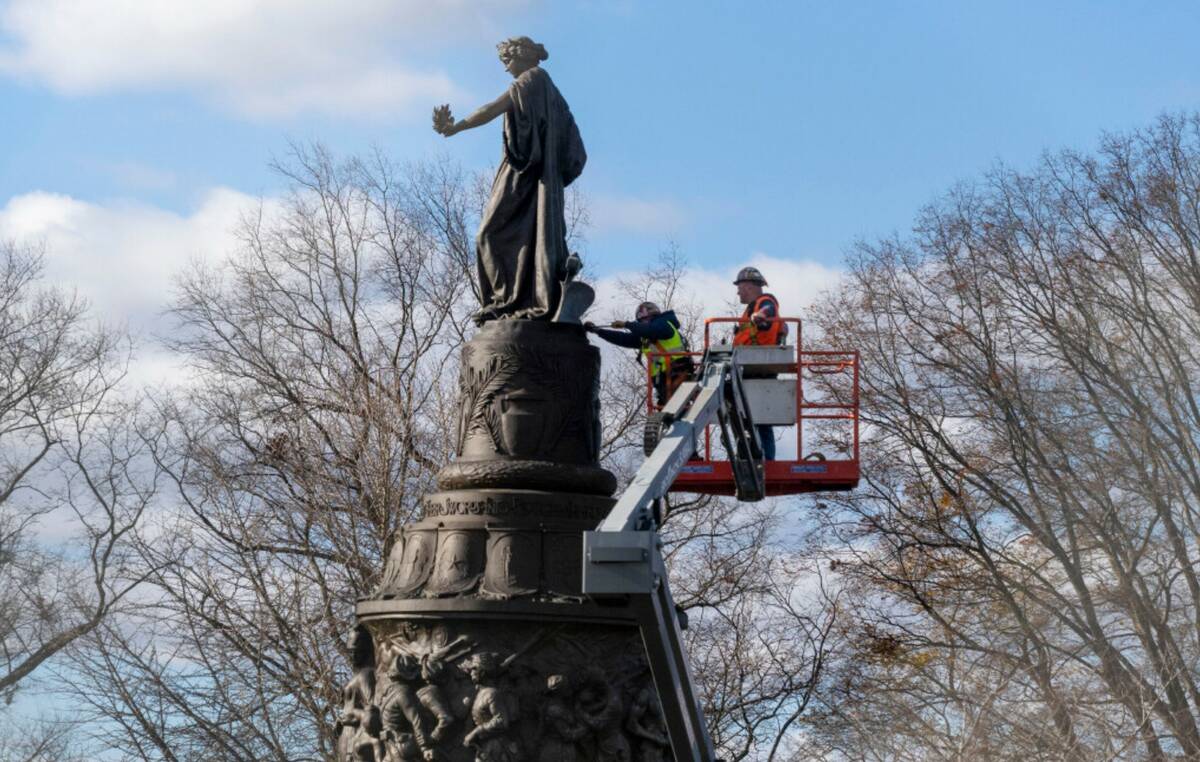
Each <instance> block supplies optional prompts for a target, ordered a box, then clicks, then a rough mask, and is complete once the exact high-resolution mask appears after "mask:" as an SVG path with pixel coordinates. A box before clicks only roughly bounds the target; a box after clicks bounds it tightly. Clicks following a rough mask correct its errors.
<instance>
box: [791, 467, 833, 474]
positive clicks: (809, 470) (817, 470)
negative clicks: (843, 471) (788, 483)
mask: <svg viewBox="0 0 1200 762" xmlns="http://www.w3.org/2000/svg"><path fill="white" fill-rule="evenodd" d="M828 470H829V467H828V466H822V465H811V466H809V465H804V466H792V473H793V474H823V473H825V472H826V471H828Z"/></svg>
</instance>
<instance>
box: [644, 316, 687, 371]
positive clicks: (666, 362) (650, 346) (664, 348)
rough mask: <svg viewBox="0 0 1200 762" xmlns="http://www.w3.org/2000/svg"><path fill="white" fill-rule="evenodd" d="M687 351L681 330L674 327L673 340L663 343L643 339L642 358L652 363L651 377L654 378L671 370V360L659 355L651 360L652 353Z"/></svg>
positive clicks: (672, 331)
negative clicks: (680, 333)
mask: <svg viewBox="0 0 1200 762" xmlns="http://www.w3.org/2000/svg"><path fill="white" fill-rule="evenodd" d="M668 325H669V324H668ZM686 351H687V348H686V347H685V346H684V345H683V337H682V336H680V335H679V329H678V328H676V327H675V326H673V325H672V326H671V338H669V339H663V340H662V341H650V340H648V339H642V357H644V358H646V361H647V362H648V363H650V375H651V376H652V377H653V376H657V375H658V374H659V373H662V372H663V371H665V370H667V369H668V368H670V367H671V358H670V357H668V356H666V355H662V354H659V355H656V356H655V357H654V358H653V359H651V357H650V353H651V352H671V353H682V352H686Z"/></svg>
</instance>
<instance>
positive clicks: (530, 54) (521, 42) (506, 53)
mask: <svg viewBox="0 0 1200 762" xmlns="http://www.w3.org/2000/svg"><path fill="white" fill-rule="evenodd" d="M496 51H497V52H498V53H499V54H500V61H501V62H502V63H503V64H504V68H505V69H507V70H508V72H509V74H512V75H513V76H514V77H519V76H520V75H521V74H522V73H524V72H526V71H528V70H529V69H532V68H533V67H535V66H537V65H538V63H540V62H541V61H545V60H546V59H547V58H549V57H550V54H549V53H547V52H546V47H545V46H544V45H542V44H541V43H540V42H534V41H533V40H531V39H529V38H528V37H525V36H521V37H509V38H508V39H507V40H505V41H503V42H501V43H500V44H498V45H497V46H496Z"/></svg>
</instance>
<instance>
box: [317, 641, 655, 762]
mask: <svg viewBox="0 0 1200 762" xmlns="http://www.w3.org/2000/svg"><path fill="white" fill-rule="evenodd" d="M370 626H371V628H372V631H373V632H374V654H373V658H370V659H368V658H367V657H365V656H363V655H362V654H360V657H362V658H358V659H357V661H356V670H355V673H354V675H353V676H352V677H351V679H350V682H349V683H347V685H346V688H345V690H344V691H343V695H344V697H345V706H344V707H343V710H342V713H341V716H340V718H339V729H340V732H341V735H340V736H339V740H338V760H339V762H361V761H363V760H370V761H371V762H391V761H393V760H394V761H403V760H445V761H446V762H525V761H526V760H538V761H539V762H551V760H553V761H554V762H572V761H574V760H580V761H582V760H587V761H588V762H592V761H595V762H600V761H601V760H604V761H606V762H607V761H609V760H611V761H613V762H617V761H620V762H628V761H629V760H631V759H632V760H637V762H665V760H667V759H669V751H670V749H669V745H668V744H667V742H666V730H665V728H664V727H663V724H662V712H661V710H660V709H658V704H657V697H656V695H655V693H654V688H653V685H652V684H651V682H650V676H649V673H648V672H647V670H646V668H645V667H646V665H645V661H644V659H641V658H640V657H638V656H632V657H631V656H630V654H637V653H640V648H641V642H640V638H639V636H638V634H637V631H636V630H633V629H630V628H627V627H625V628H622V627H604V626H596V625H591V626H587V625H570V624H560V625H557V626H545V625H536V624H532V623H502V622H499V621H462V622H456V623H443V624H418V623H414V622H412V621H400V620H391V621H388V620H383V621H376V622H372V623H371V624H370ZM360 629H361V628H360ZM364 635H365V631H363V633H362V635H359V636H356V637H363V636H364ZM366 642H367V643H368V644H370V643H371V637H370V636H366ZM482 643H486V644H487V645H486V646H482V645H480V644H482ZM356 652H357V651H356ZM584 660H586V663H587V664H589V665H590V666H588V667H585V668H582V669H581V668H579V667H578V665H579V664H580V663H581V661H584ZM368 661H369V662H370V665H368V664H367V662H368ZM376 663H378V664H379V665H380V666H379V668H378V670H376V668H375V667H374V666H373V665H374V664H376ZM377 673H379V674H377Z"/></svg>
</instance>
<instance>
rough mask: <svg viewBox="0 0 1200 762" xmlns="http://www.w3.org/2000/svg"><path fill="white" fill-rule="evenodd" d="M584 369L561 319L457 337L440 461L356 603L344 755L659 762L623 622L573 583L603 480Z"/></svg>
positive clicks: (605, 503)
mask: <svg viewBox="0 0 1200 762" xmlns="http://www.w3.org/2000/svg"><path fill="white" fill-rule="evenodd" d="M599 372H600V357H599V352H598V351H597V350H596V349H595V348H594V347H592V346H591V345H590V344H589V343H588V342H587V339H586V337H585V335H584V332H583V330H582V329H581V328H580V327H579V326H572V325H564V324H558V323H549V322H540V321H536V322H535V321H521V320H510V321H492V322H489V323H487V324H485V325H484V326H483V328H482V329H481V330H480V331H479V333H478V334H477V335H476V336H475V338H474V339H472V341H471V342H470V343H468V344H467V345H466V346H465V347H464V349H463V354H462V370H461V376H460V382H459V395H460V405H461V409H460V415H459V425H458V431H457V432H456V433H457V448H456V450H457V458H456V460H455V461H454V462H453V463H451V464H449V465H447V466H446V467H445V468H444V469H443V470H442V471H441V472H440V473H439V474H438V486H439V488H440V491H439V492H436V493H433V494H431V495H428V496H426V497H425V499H424V502H423V507H424V514H423V517H422V519H421V520H420V521H418V522H416V523H415V524H413V525H411V526H410V527H408V528H406V529H405V530H404V532H403V534H402V536H401V537H400V538H399V539H398V540H397V542H396V543H395V545H394V547H393V550H392V553H391V557H390V558H389V559H388V560H387V565H386V568H385V570H384V574H383V577H382V581H381V583H380V586H379V590H378V591H377V593H376V595H375V596H373V597H372V598H370V599H366V600H362V601H360V602H359V604H358V619H359V631H358V635H359V638H360V639H361V640H364V641H365V640H367V639H368V638H369V641H370V648H367V647H365V646H364V647H363V650H362V653H361V656H360V657H357V658H359V663H356V667H357V672H356V677H355V681H354V682H352V684H351V685H348V686H347V694H346V704H345V707H344V710H343V716H344V717H345V720H344V725H343V729H342V731H341V733H342V736H341V743H340V745H339V749H340V753H341V754H342V756H343V758H344V759H347V760H349V759H371V758H378V759H382V758H383V757H385V756H386V757H387V758H389V759H395V760H407V759H413V760H421V759H437V760H452V761H457V760H462V761H463V762H467V761H468V760H477V761H479V762H483V761H484V760H489V761H490V760H504V761H506V762H509V761H511V762H518V761H523V760H547V761H549V760H554V761H555V762H560V761H563V760H566V761H570V760H630V759H634V760H639V761H642V760H646V761H649V760H666V759H668V758H669V754H668V752H669V747H668V745H667V741H666V731H665V729H664V726H663V722H662V715H661V710H660V709H659V705H658V700H657V696H656V694H655V692H654V688H653V682H652V680H651V678H650V674H649V671H648V669H647V666H646V661H645V658H644V656H643V653H644V652H643V646H642V641H641V637H640V635H639V633H638V630H637V627H636V625H635V624H634V622H633V621H632V619H631V618H630V616H629V614H628V612H627V611H626V609H624V608H622V607H619V606H617V607H608V606H599V605H597V604H595V603H593V602H591V601H588V600H586V599H584V598H583V596H582V595H581V586H580V585H581V581H580V570H581V564H582V558H581V549H582V532H583V531H584V530H586V529H592V528H594V527H595V526H596V524H597V523H599V521H600V520H601V519H602V518H603V517H604V516H605V515H606V514H607V513H608V511H609V509H610V508H611V506H612V504H613V499H612V497H611V495H612V493H613V491H614V490H615V489H616V480H615V479H614V477H613V476H612V474H611V473H609V472H608V471H605V470H604V469H602V468H600V466H599V463H598V455H599V442H600V422H599V395H598V391H599V386H598V384H599ZM368 685H369V686H370V688H369V689H368V688H367V687H366V686H368ZM355 755H357V756H355Z"/></svg>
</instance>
